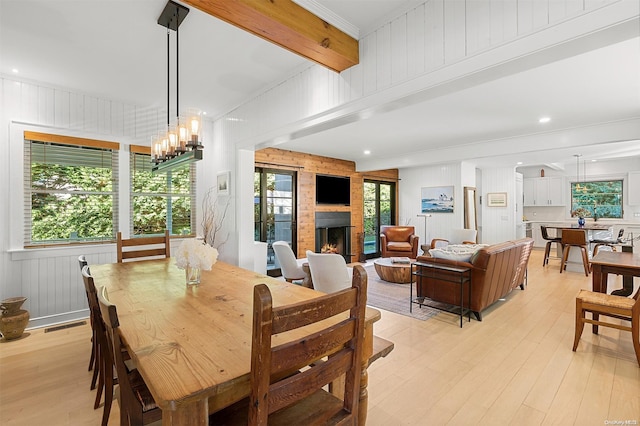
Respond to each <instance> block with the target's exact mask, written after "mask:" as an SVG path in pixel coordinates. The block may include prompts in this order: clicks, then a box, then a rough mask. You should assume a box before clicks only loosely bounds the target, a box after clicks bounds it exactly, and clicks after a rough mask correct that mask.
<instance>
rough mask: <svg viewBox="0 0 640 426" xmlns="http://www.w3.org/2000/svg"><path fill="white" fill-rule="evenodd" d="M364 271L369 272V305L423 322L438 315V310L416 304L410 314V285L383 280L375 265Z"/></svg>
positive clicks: (368, 266)
mask: <svg viewBox="0 0 640 426" xmlns="http://www.w3.org/2000/svg"><path fill="white" fill-rule="evenodd" d="M364 269H365V271H367V288H368V290H367V305H369V306H373V307H374V308H380V309H384V310H385V311H390V312H395V313H396V314H400V315H405V316H408V317H411V318H415V319H419V320H422V321H426V320H428V319H429V318H431V317H433V316H435V315H437V314H438V312H439V311H438V310H437V309H432V308H429V307H427V306H422V307H420V306H418V305H415V304H414V305H413V312H409V291H410V284H395V283H390V282H387V281H383V280H381V279H380V277H378V274H377V273H376V270H375V268H374V266H373V264H369V265H366V266H365V267H364ZM414 296H415V294H414Z"/></svg>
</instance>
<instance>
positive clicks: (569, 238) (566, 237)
mask: <svg viewBox="0 0 640 426" xmlns="http://www.w3.org/2000/svg"><path fill="white" fill-rule="evenodd" d="M560 244H562V246H563V247H564V250H563V252H562V263H561V264H560V273H562V271H563V270H566V269H567V258H568V257H569V249H571V247H580V251H582V264H583V265H584V274H585V275H586V276H589V254H588V251H587V250H588V245H587V244H588V241H587V231H585V230H584V229H563V230H562V239H561V243H560Z"/></svg>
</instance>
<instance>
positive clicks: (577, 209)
mask: <svg viewBox="0 0 640 426" xmlns="http://www.w3.org/2000/svg"><path fill="white" fill-rule="evenodd" d="M571 212H572V215H574V216H578V215H581V216H582V217H593V218H595V219H598V218H603V217H604V218H622V213H623V212H622V180H602V181H590V182H571Z"/></svg>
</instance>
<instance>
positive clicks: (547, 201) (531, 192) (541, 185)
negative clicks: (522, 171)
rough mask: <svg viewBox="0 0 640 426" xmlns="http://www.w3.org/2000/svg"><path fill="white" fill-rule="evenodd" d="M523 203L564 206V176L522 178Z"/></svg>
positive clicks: (526, 204)
mask: <svg viewBox="0 0 640 426" xmlns="http://www.w3.org/2000/svg"><path fill="white" fill-rule="evenodd" d="M523 186H524V205H525V206H529V207H531V206H535V207H550V206H564V205H565V202H564V197H563V190H564V178H563V177H561V176H555V177H543V178H527V179H524V184H523Z"/></svg>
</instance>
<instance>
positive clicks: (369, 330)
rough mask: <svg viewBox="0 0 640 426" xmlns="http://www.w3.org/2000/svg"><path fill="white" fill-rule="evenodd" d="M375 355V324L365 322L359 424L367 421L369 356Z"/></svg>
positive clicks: (362, 425)
mask: <svg viewBox="0 0 640 426" xmlns="http://www.w3.org/2000/svg"><path fill="white" fill-rule="evenodd" d="M371 355H373V324H369V325H367V324H365V327H364V342H363V344H362V372H361V376H360V400H359V402H358V424H359V425H360V426H364V425H365V424H366V423H367V409H368V407H369V393H368V391H367V385H368V384H369V373H367V367H368V366H369V358H371Z"/></svg>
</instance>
